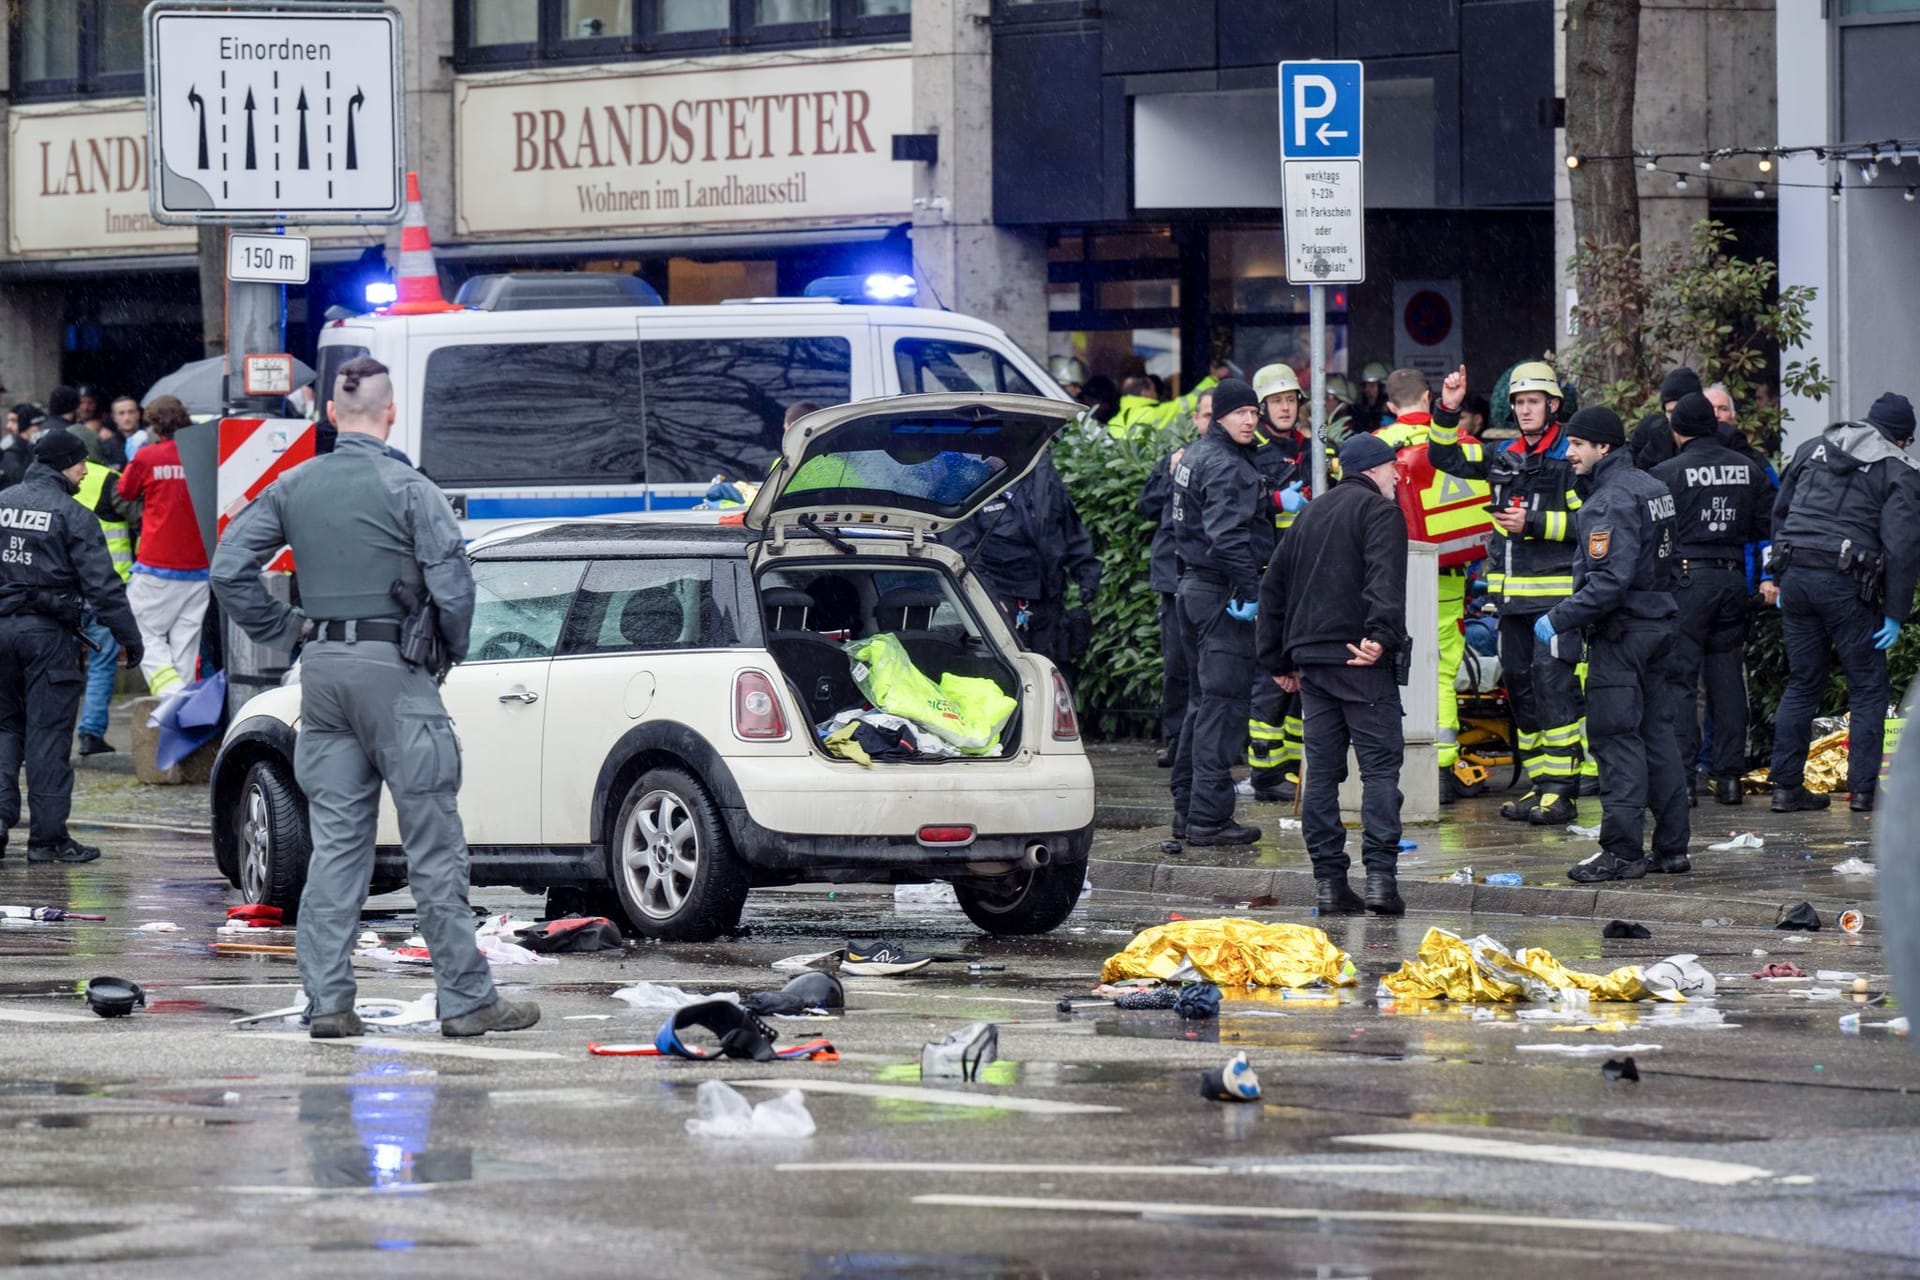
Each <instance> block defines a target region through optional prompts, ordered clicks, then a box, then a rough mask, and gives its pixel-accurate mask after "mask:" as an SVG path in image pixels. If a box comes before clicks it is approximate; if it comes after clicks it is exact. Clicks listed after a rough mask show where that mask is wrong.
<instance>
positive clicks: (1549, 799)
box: [1527, 791, 1573, 827]
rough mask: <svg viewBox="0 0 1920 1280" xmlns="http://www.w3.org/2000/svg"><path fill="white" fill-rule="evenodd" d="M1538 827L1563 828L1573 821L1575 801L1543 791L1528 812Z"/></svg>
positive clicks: (1529, 820)
mask: <svg viewBox="0 0 1920 1280" xmlns="http://www.w3.org/2000/svg"><path fill="white" fill-rule="evenodd" d="M1527 821H1528V822H1531V823H1532V824H1533V825H1534V826H1536V827H1563V826H1565V825H1566V824H1567V823H1569V822H1572V821H1573V801H1571V800H1569V799H1568V798H1567V797H1565V796H1563V795H1560V794H1559V793H1558V792H1554V791H1542V792H1541V793H1540V795H1539V798H1538V799H1536V800H1535V801H1534V806H1533V808H1532V809H1530V810H1528V812H1527Z"/></svg>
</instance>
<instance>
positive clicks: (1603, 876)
mask: <svg viewBox="0 0 1920 1280" xmlns="http://www.w3.org/2000/svg"><path fill="white" fill-rule="evenodd" d="M1649 869H1650V868H1649V867H1648V865H1647V859H1645V858H1635V859H1633V860H1632V861H1630V862H1629V861H1627V860H1626V859H1624V858H1616V857H1615V856H1614V855H1613V854H1611V853H1609V852H1608V851H1607V850H1605V849H1602V850H1601V851H1600V852H1598V853H1596V854H1594V855H1593V856H1592V857H1590V858H1585V859H1582V860H1581V861H1579V862H1576V863H1574V864H1573V865H1572V866H1571V867H1568V868H1567V879H1569V880H1571V881H1573V882H1574V883H1575V884H1599V883H1601V882H1602V881H1606V880H1638V879H1639V878H1640V877H1642V876H1644V875H1646V874H1647V872H1648V870H1649Z"/></svg>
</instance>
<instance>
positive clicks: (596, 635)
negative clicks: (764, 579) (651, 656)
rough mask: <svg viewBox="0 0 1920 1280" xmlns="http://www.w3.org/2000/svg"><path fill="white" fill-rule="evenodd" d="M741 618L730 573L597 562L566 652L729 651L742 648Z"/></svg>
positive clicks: (709, 564)
mask: <svg viewBox="0 0 1920 1280" xmlns="http://www.w3.org/2000/svg"><path fill="white" fill-rule="evenodd" d="M716 577H718V578H719V582H718V583H717V584H716V582H715V579H716ZM738 612H739V599H738V592H737V590H736V589H735V584H734V580H733V574H732V567H731V566H730V565H725V564H721V565H718V566H716V565H715V563H714V562H713V561H711V560H601V561H596V562H594V563H593V564H592V565H590V566H589V567H588V569H587V576H586V579H585V581H584V582H582V583H581V585H580V594H579V603H578V604H577V606H576V607H575V609H574V611H573V615H572V617H570V618H569V619H568V621H567V627H566V632H565V635H564V638H563V639H562V641H561V646H560V649H561V653H562V654H563V655H573V654H593V653H635V652H653V651H657V650H661V649H724V648H729V647H731V646H733V645H735V644H737V643H739V639H738V637H739V631H740V627H739V625H738V623H739V620H738V618H737V616H736V615H737V613H738Z"/></svg>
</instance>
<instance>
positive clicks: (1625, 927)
mask: <svg viewBox="0 0 1920 1280" xmlns="http://www.w3.org/2000/svg"><path fill="white" fill-rule="evenodd" d="M1600 936H1601V937H1603V938H1651V937H1652V936H1653V933H1652V932H1651V931H1650V930H1649V929H1648V928H1647V926H1645V925H1643V924H1636V923H1635V922H1633V921H1632V920H1609V921H1607V927H1606V928H1604V929H1602V930H1601V931H1600Z"/></svg>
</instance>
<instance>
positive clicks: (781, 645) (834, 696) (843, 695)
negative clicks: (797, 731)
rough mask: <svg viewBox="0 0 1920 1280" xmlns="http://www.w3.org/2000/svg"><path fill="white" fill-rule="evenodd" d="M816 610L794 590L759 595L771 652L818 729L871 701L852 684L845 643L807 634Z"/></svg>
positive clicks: (809, 598) (804, 595) (779, 589)
mask: <svg viewBox="0 0 1920 1280" xmlns="http://www.w3.org/2000/svg"><path fill="white" fill-rule="evenodd" d="M814 605H815V601H814V599H813V597H812V596H810V595H808V594H807V593H806V592H804V591H800V590H797V589H796V588H793V587H767V588H765V589H764V590H762V591H761V592H760V609H761V612H762V614H763V615H764V616H765V618H766V623H767V651H768V652H769V653H771V654H773V657H774V661H776V662H778V663H779V664H780V670H781V671H782V672H783V673H784V674H785V675H786V677H787V680H788V681H789V682H790V683H791V684H792V685H793V689H794V692H795V693H796V694H798V695H799V698H800V701H801V702H802V703H803V704H804V705H805V706H806V709H807V716H808V718H809V719H811V720H812V721H813V723H815V724H818V723H820V722H821V721H822V720H827V719H830V718H831V717H832V716H833V715H834V714H835V713H837V712H841V711H845V710H847V709H848V708H850V707H862V706H865V705H866V701H867V699H866V695H865V694H863V693H861V692H860V686H859V685H857V684H855V683H854V681H853V670H852V667H851V665H850V664H849V663H848V661H847V654H846V650H844V649H842V648H841V647H840V642H839V641H837V640H834V639H831V638H829V637H827V636H823V635H821V634H820V633H819V632H817V631H810V630H808V629H807V622H808V620H809V617H810V615H811V613H812V611H813V609H814Z"/></svg>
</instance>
